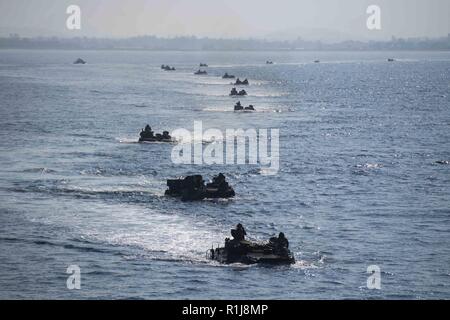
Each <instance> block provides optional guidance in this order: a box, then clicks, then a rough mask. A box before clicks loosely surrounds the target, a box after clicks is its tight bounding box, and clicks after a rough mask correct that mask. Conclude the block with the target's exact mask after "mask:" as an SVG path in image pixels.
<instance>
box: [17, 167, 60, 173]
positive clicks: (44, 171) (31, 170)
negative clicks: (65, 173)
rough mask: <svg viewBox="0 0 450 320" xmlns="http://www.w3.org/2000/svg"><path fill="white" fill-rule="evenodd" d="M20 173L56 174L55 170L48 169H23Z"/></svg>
mask: <svg viewBox="0 0 450 320" xmlns="http://www.w3.org/2000/svg"><path fill="white" fill-rule="evenodd" d="M22 172H24V173H41V174H44V173H56V171H55V170H52V169H49V168H30V169H25V170H23V171H22Z"/></svg>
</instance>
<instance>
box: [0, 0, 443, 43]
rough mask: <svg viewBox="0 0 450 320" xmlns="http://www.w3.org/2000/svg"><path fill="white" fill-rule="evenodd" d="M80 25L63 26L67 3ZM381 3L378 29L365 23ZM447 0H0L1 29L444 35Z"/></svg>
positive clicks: (334, 36) (53, 32)
mask: <svg viewBox="0 0 450 320" xmlns="http://www.w3.org/2000/svg"><path fill="white" fill-rule="evenodd" d="M71 4H76V5H79V6H80V7H81V11H82V20H81V22H82V29H81V30H80V31H68V30H66V24H65V21H66V19H67V17H68V16H67V14H66V8H67V7H68V6H69V5H71ZM371 4H376V5H379V6H380V7H381V19H382V20H381V26H382V30H381V31H369V30H367V28H366V20H367V17H368V15H367V14H366V9H367V7H368V5H371ZM449 16H450V0H277V1H274V0H271V1H268V0H0V34H1V35H8V34H10V33H19V34H20V35H24V36H36V35H44V36H53V35H55V36H107V37H124V36H134V35H149V34H152V35H160V36H176V35H197V36H210V37H233V38H235V37H266V38H281V39H284V38H296V37H298V36H301V37H302V38H305V39H321V40H344V39H370V38H372V39H381V38H390V37H391V36H392V35H394V36H398V37H410V36H413V37H416V36H420V37H422V36H429V37H434V36H443V35H447V34H448V33H450V22H449Z"/></svg>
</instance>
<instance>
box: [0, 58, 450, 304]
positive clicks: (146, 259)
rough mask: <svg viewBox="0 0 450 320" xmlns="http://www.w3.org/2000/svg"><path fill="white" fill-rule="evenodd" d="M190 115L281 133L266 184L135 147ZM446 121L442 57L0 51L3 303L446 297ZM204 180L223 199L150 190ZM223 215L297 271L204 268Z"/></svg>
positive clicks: (187, 124) (449, 63)
mask: <svg viewBox="0 0 450 320" xmlns="http://www.w3.org/2000/svg"><path fill="white" fill-rule="evenodd" d="M78 57H81V58H83V59H85V60H87V62H88V64H86V65H73V64H72V62H73V61H74V60H75V59H76V58H78ZM390 57H394V58H396V62H393V63H388V62H387V58H390ZM269 59H270V60H273V61H274V62H275V64H274V65H265V61H266V60H269ZM315 59H320V60H321V63H320V64H315V63H313V61H314V60H315ZM200 62H206V63H208V64H209V68H208V69H207V70H208V72H209V74H208V75H207V76H202V77H198V76H194V75H193V72H194V71H195V70H197V69H198V64H199V63H200ZM161 64H170V65H173V66H175V67H176V68H177V71H175V72H164V71H162V70H161V69H160V65H161ZM225 72H228V73H230V74H235V75H237V76H239V77H241V78H248V79H249V80H250V83H251V85H250V86H249V87H248V88H246V89H247V91H248V93H249V96H248V97H244V98H242V99H241V101H242V102H243V104H244V105H248V104H253V105H255V107H256V108H257V111H258V112H255V113H251V114H237V113H234V112H232V108H233V105H234V103H235V102H236V99H234V98H230V97H229V96H228V93H229V91H230V89H231V85H230V84H229V82H230V80H222V79H221V78H220V76H221V75H223V73H225ZM196 120H201V121H203V126H204V128H205V129H206V128H217V129H221V130H225V129H227V128H233V129H237V128H278V129H279V130H280V169H279V172H278V174H277V175H275V176H267V175H264V174H262V173H263V170H262V168H261V167H260V166H258V165H213V166H208V165H203V166H199V165H176V164H173V163H172V161H171V157H170V155H171V150H172V147H173V146H172V145H167V144H138V143H135V141H136V140H137V138H138V134H139V131H140V129H141V128H142V127H144V126H145V124H147V123H148V124H150V125H151V126H152V128H153V129H154V130H155V131H158V132H161V131H163V130H166V129H167V130H169V131H172V130H174V129H177V128H181V127H184V128H187V129H190V130H192V129H193V123H194V121H196ZM449 125H450V53H448V52H447V53H444V52H390V53H387V52H143V51H32V50H24V51H21V50H2V51H0V298H12V299H20V298H31V299H42V298H51V299H94V298H105V299H118V298H126V299H435V298H437V299H448V298H450V241H449V239H450V166H449V165H448V164H445V162H441V163H437V161H449V160H450V130H449V129H450V126H449ZM218 172H224V173H225V174H226V176H227V178H228V179H229V181H230V183H231V185H232V186H233V187H234V188H235V190H236V193H237V196H236V198H235V199H233V200H228V201H203V202H199V203H182V202H180V201H177V200H175V199H168V198H165V197H164V190H165V188H166V186H165V181H166V179H168V178H174V177H177V176H182V175H187V174H193V173H200V174H203V175H204V176H205V177H206V178H210V177H212V175H213V174H216V173H218ZM238 222H241V223H242V224H244V226H245V227H246V229H247V233H248V234H249V236H250V237H251V238H252V239H256V240H264V239H267V238H268V237H270V236H273V235H275V234H277V233H278V232H280V231H283V232H284V233H285V234H286V236H287V237H288V239H289V241H290V245H291V250H292V251H293V252H294V254H295V257H296V259H297V263H296V264H295V265H292V266H282V267H267V266H243V265H239V264H236V265H229V266H225V265H220V264H217V263H215V262H211V261H208V260H207V259H206V251H207V250H208V249H209V248H211V246H212V245H214V246H217V245H218V244H222V243H223V239H224V238H225V237H226V236H228V234H229V230H230V229H231V228H232V227H233V226H234V225H235V224H237V223H238ZM69 265H78V266H79V267H80V269H81V289H80V290H69V289H67V286H66V280H67V277H68V276H69V275H68V274H67V273H66V270H67V267H68V266H69ZM370 265H377V266H379V267H380V269H381V289H380V290H369V289H368V288H367V285H366V283H367V278H368V276H369V274H368V273H367V267H368V266H370Z"/></svg>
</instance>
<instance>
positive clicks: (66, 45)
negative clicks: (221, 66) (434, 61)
mask: <svg viewBox="0 0 450 320" xmlns="http://www.w3.org/2000/svg"><path fill="white" fill-rule="evenodd" d="M0 49H60V50H149V51H402V50H408V51H412V50H413V51H421V50H435V51H447V50H450V34H449V35H448V36H447V37H441V38H408V39H402V38H395V37H392V39H391V40H390V41H353V40H349V41H342V42H336V43H325V42H321V41H311V40H302V39H301V38H298V39H296V40H286V41H277V40H262V39H213V38H198V37H194V36H192V37H174V38H161V37H157V36H140V37H131V38H121V39H114V38H87V37H77V38H58V37H35V38H30V37H21V36H20V35H17V34H12V35H10V36H9V37H3V38H0Z"/></svg>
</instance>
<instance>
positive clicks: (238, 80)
mask: <svg viewBox="0 0 450 320" xmlns="http://www.w3.org/2000/svg"><path fill="white" fill-rule="evenodd" d="M234 85H235V86H248V85H249V82H248V79H245V80H243V81H241V80H240V79H239V78H237V79H236V82H235V83H234Z"/></svg>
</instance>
